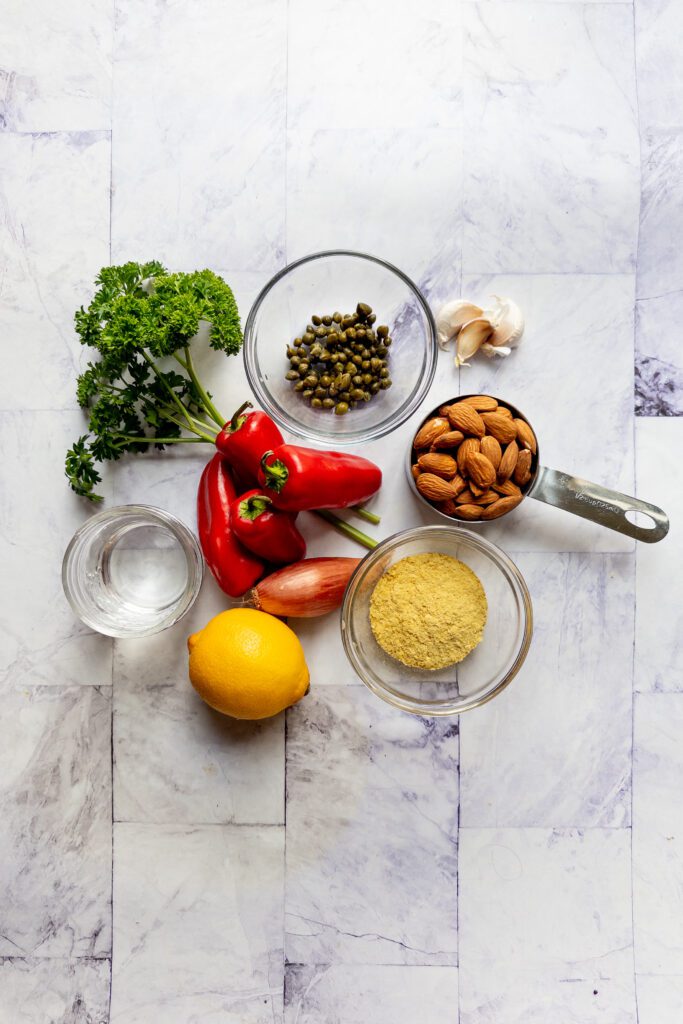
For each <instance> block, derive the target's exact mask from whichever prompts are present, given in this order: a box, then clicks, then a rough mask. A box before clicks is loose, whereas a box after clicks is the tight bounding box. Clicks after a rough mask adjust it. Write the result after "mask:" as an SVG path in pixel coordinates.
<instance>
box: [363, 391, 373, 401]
mask: <svg viewBox="0 0 683 1024" xmlns="http://www.w3.org/2000/svg"><path fill="white" fill-rule="evenodd" d="M371 398H372V393H371V392H370V391H364V392H363V401H364V402H369V401H370V399H371Z"/></svg>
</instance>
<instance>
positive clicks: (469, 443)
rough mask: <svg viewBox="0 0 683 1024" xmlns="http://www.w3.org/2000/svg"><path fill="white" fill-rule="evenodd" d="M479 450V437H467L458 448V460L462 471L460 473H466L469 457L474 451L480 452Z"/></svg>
mask: <svg viewBox="0 0 683 1024" xmlns="http://www.w3.org/2000/svg"><path fill="white" fill-rule="evenodd" d="M478 451H479V441H478V440H477V438H476V437H466V438H465V440H464V441H463V442H462V444H461V445H460V447H459V448H458V454H457V460H458V470H459V471H460V473H465V472H466V469H465V466H466V465H467V459H468V458H469V456H470V455H472V454H473V453H474V452H478Z"/></svg>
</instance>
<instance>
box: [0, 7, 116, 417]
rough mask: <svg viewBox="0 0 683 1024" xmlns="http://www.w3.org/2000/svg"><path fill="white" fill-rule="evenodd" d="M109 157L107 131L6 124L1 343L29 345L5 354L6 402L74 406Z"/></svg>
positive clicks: (0, 153) (100, 245)
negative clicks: (13, 128)
mask: <svg viewBox="0 0 683 1024" xmlns="http://www.w3.org/2000/svg"><path fill="white" fill-rule="evenodd" d="M32 6H35V5H33V4H28V5H27V7H32ZM70 6H73V7H74V8H75V6H76V5H75V4H73V5H70ZM3 20H6V19H3ZM33 45H35V40H34V41H33ZM0 74H1V72H0ZM109 161H110V145H109V136H108V133H106V132H90V131H78V132H72V133H69V134H64V133H58V134H49V133H48V134H45V133H40V132H36V133H29V134H14V133H3V132H1V131H0V297H1V301H2V335H3V340H2V346H3V352H7V353H8V354H11V353H12V352H17V353H19V352H20V353H21V356H20V357H17V358H11V357H10V358H6V359H4V360H3V373H2V377H1V379H0V409H17V410H25V409H71V408H73V407H74V405H75V398H74V396H75V377H76V374H77V372H78V368H79V367H80V366H82V365H83V364H84V362H85V360H84V358H83V355H84V353H83V349H82V348H81V345H80V343H79V340H78V338H77V336H76V334H75V332H74V329H73V315H74V312H75V310H76V309H77V308H78V307H79V306H80V305H81V304H82V303H83V302H84V301H85V300H86V297H87V295H88V294H89V292H90V289H91V287H92V281H93V279H94V277H95V274H97V272H98V271H99V269H100V267H102V266H104V265H105V264H107V263H108V262H109ZM29 367H30V371H29V370H28V368H29Z"/></svg>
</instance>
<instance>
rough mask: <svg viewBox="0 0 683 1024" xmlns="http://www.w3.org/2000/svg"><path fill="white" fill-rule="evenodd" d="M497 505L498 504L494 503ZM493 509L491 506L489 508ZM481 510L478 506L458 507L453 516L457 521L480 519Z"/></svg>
mask: <svg viewBox="0 0 683 1024" xmlns="http://www.w3.org/2000/svg"><path fill="white" fill-rule="evenodd" d="M496 504H498V502H496ZM489 507H490V508H493V505H490V506H489ZM481 513H482V510H481V508H480V507H479V505H458V507H457V508H456V510H455V515H456V516H457V517H458V518H459V519H481Z"/></svg>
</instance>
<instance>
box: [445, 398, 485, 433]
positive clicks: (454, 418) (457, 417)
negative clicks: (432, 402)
mask: <svg viewBox="0 0 683 1024" xmlns="http://www.w3.org/2000/svg"><path fill="white" fill-rule="evenodd" d="M488 415H490V416H494V415H495V413H489V414H488ZM448 419H449V420H450V423H451V426H452V427H453V428H454V429H455V430H462V432H463V434H472V435H473V436H474V437H483V436H484V434H485V433H486V427H485V426H484V421H483V419H482V418H481V416H480V415H479V413H478V412H477V410H476V409H473V408H472V406H471V405H467V403H466V402H456V403H455V405H451V406H450V408H449V410H448Z"/></svg>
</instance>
